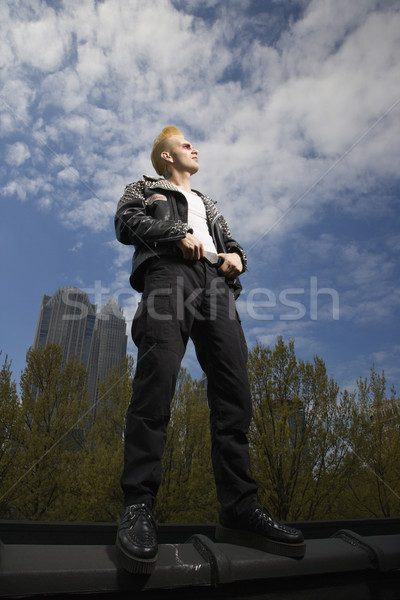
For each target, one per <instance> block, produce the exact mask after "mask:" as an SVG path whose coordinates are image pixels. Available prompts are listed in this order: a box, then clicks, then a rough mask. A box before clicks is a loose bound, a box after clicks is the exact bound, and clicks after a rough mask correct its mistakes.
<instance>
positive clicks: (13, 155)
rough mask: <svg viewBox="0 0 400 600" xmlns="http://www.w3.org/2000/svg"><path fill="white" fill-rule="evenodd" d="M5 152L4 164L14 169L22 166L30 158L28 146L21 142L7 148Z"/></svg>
mask: <svg viewBox="0 0 400 600" xmlns="http://www.w3.org/2000/svg"><path fill="white" fill-rule="evenodd" d="M6 151H7V154H6V159H5V160H6V163H7V164H8V165H12V166H15V167H19V166H20V165H22V164H23V163H24V162H25V161H27V160H28V158H30V156H31V153H30V151H29V148H28V146H27V145H26V144H24V143H23V142H16V143H15V144H12V145H9V146H7V148H6Z"/></svg>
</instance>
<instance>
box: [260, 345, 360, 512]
mask: <svg viewBox="0 0 400 600" xmlns="http://www.w3.org/2000/svg"><path fill="white" fill-rule="evenodd" d="M248 370H249V379H250V384H251V389H252V395H253V420H252V424H251V427H250V432H249V441H250V447H251V456H252V471H253V474H254V476H255V478H256V479H257V481H258V483H259V486H260V487H259V500H260V502H261V503H262V504H264V505H265V506H267V507H270V508H271V512H273V513H274V515H275V516H276V517H277V518H279V519H283V520H298V519H317V518H328V517H329V516H330V515H332V512H333V510H334V506H335V499H336V498H337V496H338V495H340V493H341V492H342V491H343V489H344V487H345V485H346V475H347V473H348V472H349V470H350V469H351V464H350V461H349V460H348V457H349V452H348V442H347V439H348V435H349V427H350V415H351V406H350V405H346V404H345V403H344V402H342V401H341V400H340V399H339V398H338V395H339V389H338V386H337V384H336V383H335V382H334V380H333V379H330V378H329V377H328V375H327V372H326V367H325V364H324V362H323V361H322V360H321V359H320V358H318V357H317V356H316V357H315V358H314V361H313V363H309V362H304V361H301V360H300V361H298V360H297V359H296V356H295V352H294V343H293V341H290V342H289V343H288V344H287V345H286V344H285V343H284V341H283V340H282V338H279V339H278V341H277V343H276V345H275V348H274V350H271V349H270V348H268V347H265V346H264V345H262V344H257V345H256V346H255V347H254V348H253V349H252V351H251V352H250V355H249V363H248Z"/></svg>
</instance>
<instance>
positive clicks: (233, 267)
mask: <svg viewBox="0 0 400 600" xmlns="http://www.w3.org/2000/svg"><path fill="white" fill-rule="evenodd" d="M218 256H220V257H221V258H222V259H223V260H224V262H223V263H222V265H221V266H220V268H219V269H218V273H219V274H220V275H222V276H223V277H226V278H227V279H234V278H235V277H237V276H238V275H240V273H241V272H242V271H243V263H242V259H241V258H240V256H239V254H238V253H237V252H229V254H224V253H223V252H221V253H220V254H218Z"/></svg>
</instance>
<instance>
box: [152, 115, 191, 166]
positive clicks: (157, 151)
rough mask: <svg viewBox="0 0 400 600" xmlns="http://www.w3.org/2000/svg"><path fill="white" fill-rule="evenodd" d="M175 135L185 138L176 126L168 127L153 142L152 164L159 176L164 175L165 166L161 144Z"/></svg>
mask: <svg viewBox="0 0 400 600" xmlns="http://www.w3.org/2000/svg"><path fill="white" fill-rule="evenodd" d="M174 135H179V136H181V137H183V133H182V132H181V131H179V129H178V128H177V127H175V125H167V127H164V129H163V130H162V132H161V133H160V134H159V135H158V136H157V137H156V139H155V140H154V142H153V148H152V150H151V155H150V158H151V162H152V163H153V167H154V169H155V171H156V173H158V174H159V175H164V170H165V165H164V162H163V160H162V158H161V152H162V146H160V144H161V143H162V142H164V140H167V139H168V138H170V137H173V136H174Z"/></svg>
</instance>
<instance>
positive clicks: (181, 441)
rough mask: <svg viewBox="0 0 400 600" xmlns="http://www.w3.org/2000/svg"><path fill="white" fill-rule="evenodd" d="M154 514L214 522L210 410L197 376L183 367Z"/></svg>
mask: <svg viewBox="0 0 400 600" xmlns="http://www.w3.org/2000/svg"><path fill="white" fill-rule="evenodd" d="M155 514H156V517H157V519H158V520H159V521H160V522H179V523H187V522H215V520H216V518H217V515H218V502H217V497H216V489H215V482H214V476H213V472H212V466H211V440H210V430H209V410H208V405H207V402H206V401H205V399H204V394H203V393H202V390H201V389H200V388H199V384H198V382H197V381H196V380H194V379H192V378H191V377H190V375H188V374H187V372H186V371H185V369H182V370H181V372H180V375H179V379H178V383H177V388H176V393H175V396H174V399H173V402H172V406H171V419H170V423H169V426H168V435H167V442H166V446H165V451H164V457H163V476H162V484H161V487H160V490H159V493H158V496H157V503H156V508H155Z"/></svg>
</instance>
